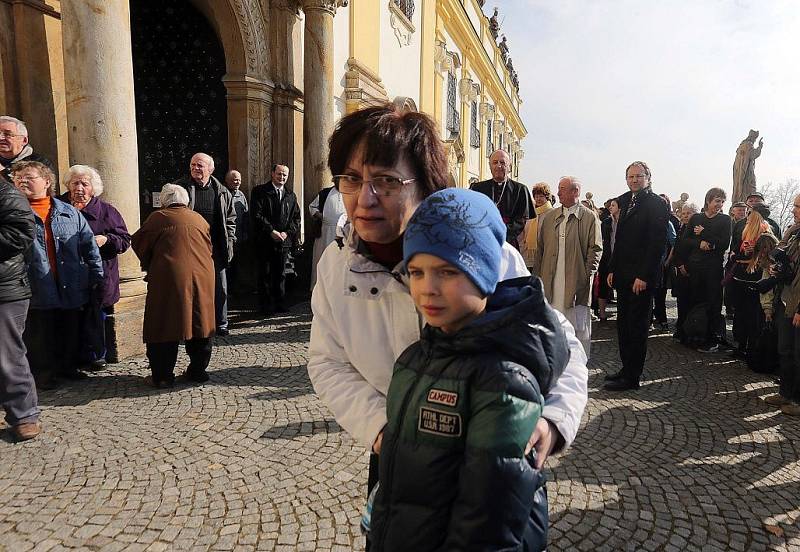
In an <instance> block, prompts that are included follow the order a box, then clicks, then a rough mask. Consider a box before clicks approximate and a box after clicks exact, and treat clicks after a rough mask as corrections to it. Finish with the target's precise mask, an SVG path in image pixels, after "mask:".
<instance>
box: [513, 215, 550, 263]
mask: <svg viewBox="0 0 800 552" xmlns="http://www.w3.org/2000/svg"><path fill="white" fill-rule="evenodd" d="M552 208H553V204H552V203H550V202H549V201H545V202H544V204H542V205H541V206H540V207H536V218H532V219H529V220H528V222H527V223H526V224H525V230H524V231H523V232H522V237H521V239H520V240H519V249H520V253H522V257H523V258H524V259H525V266H533V259H534V257H535V256H536V248H537V247H538V246H539V232H538V229H539V220H540V219H541V218H542V215H543V214H545V213H546V212H547V211H549V210H551V209H552Z"/></svg>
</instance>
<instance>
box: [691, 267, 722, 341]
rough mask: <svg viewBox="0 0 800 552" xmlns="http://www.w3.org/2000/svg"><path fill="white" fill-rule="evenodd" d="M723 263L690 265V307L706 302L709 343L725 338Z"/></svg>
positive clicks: (707, 337)
mask: <svg viewBox="0 0 800 552" xmlns="http://www.w3.org/2000/svg"><path fill="white" fill-rule="evenodd" d="M722 275H723V272H722V263H721V262H720V263H719V264H716V263H703V264H691V265H690V266H689V297H690V299H689V302H690V305H689V309H690V310H691V309H692V308H693V307H694V306H695V305H699V304H701V303H705V304H706V316H707V318H708V329H707V330H706V339H707V341H708V342H709V343H720V342H722V341H724V340H725V320H724V319H723V318H722Z"/></svg>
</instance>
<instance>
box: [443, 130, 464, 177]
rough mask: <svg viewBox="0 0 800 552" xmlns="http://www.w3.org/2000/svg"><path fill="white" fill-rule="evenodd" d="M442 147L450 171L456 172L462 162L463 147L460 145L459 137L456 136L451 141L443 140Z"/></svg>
mask: <svg viewBox="0 0 800 552" xmlns="http://www.w3.org/2000/svg"><path fill="white" fill-rule="evenodd" d="M444 147H445V152H446V153H447V164H448V165H449V166H450V171H451V172H457V169H458V166H459V165H460V164H461V163H463V162H464V145H463V144H462V143H461V137H459V136H456V137H455V138H453V139H452V140H445V142H444Z"/></svg>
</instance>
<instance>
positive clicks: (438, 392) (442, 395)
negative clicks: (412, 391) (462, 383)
mask: <svg viewBox="0 0 800 552" xmlns="http://www.w3.org/2000/svg"><path fill="white" fill-rule="evenodd" d="M428 402H429V403H436V404H443V405H444V406H455V405H456V403H457V402H458V393H453V392H452V391H444V390H443V389H431V390H430V391H428Z"/></svg>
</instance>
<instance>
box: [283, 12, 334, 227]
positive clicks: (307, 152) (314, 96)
mask: <svg viewBox="0 0 800 552" xmlns="http://www.w3.org/2000/svg"><path fill="white" fill-rule="evenodd" d="M342 5H347V2H346V0H344V1H343V0H304V2H303V11H304V12H305V34H304V38H305V49H304V54H305V56H304V67H303V74H304V78H303V83H304V84H303V88H304V94H305V102H304V109H305V113H304V117H303V197H302V199H301V201H302V204H303V213H306V212H307V208H308V204H309V203H311V202H312V201H313V200H314V198H315V197H316V196H317V194H318V193H319V191H320V190H321V189H322V188H324V187H326V186H328V185H329V183H330V179H331V173H330V171H329V170H328V165H327V161H328V139H329V138H330V135H331V133H332V132H333V127H334V119H333V16H334V15H335V14H336V8H337V7H338V6H342ZM295 193H297V190H296V189H295ZM298 195H299V194H298Z"/></svg>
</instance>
